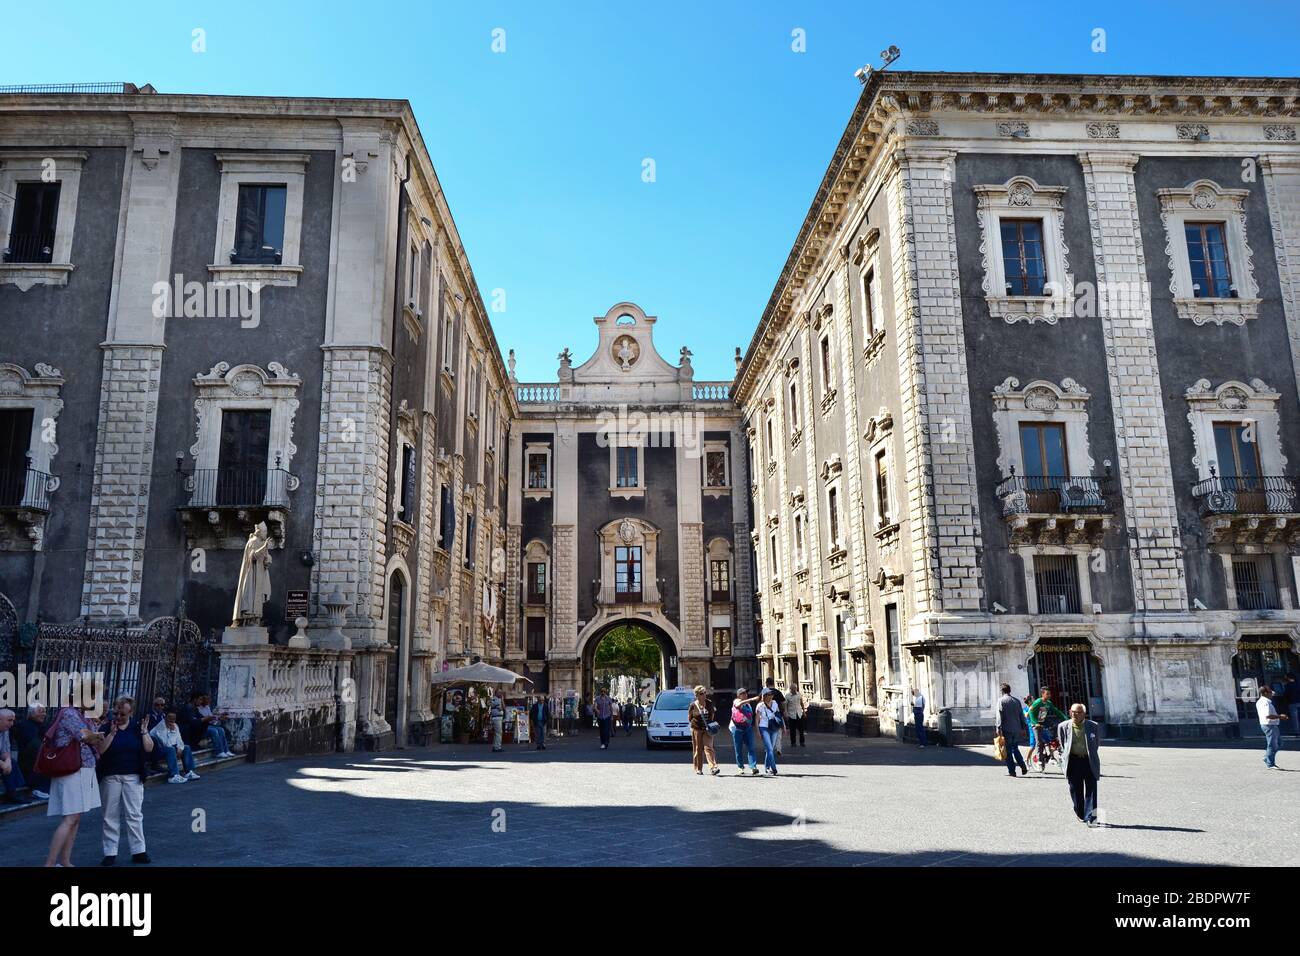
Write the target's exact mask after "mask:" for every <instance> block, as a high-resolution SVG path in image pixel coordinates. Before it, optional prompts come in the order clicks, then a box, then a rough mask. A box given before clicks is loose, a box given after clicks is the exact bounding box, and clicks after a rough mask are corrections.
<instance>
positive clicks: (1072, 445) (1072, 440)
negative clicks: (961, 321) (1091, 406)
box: [993, 376, 1094, 477]
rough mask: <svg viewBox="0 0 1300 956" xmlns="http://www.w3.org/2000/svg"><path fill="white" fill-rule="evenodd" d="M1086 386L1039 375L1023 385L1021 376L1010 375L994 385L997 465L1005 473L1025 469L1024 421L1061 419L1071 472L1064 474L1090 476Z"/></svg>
mask: <svg viewBox="0 0 1300 956" xmlns="http://www.w3.org/2000/svg"><path fill="white" fill-rule="evenodd" d="M1091 397H1092V396H1091V395H1090V394H1089V392H1088V391H1087V389H1085V388H1084V387H1083V386H1082V385H1080V384H1079V383H1078V382H1076V381H1075V380H1074V379H1072V378H1066V379H1062V380H1061V384H1060V385H1054V384H1052V383H1051V382H1048V381H1045V380H1042V379H1039V380H1035V381H1032V382H1030V383H1029V384H1028V385H1026V386H1025V387H1024V388H1021V387H1020V380H1019V379H1017V378H1015V377H1012V376H1008V377H1007V378H1006V379H1005V380H1004V381H1003V382H1002V384H1001V385H999V386H997V387H996V388H994V389H993V423H994V426H995V427H996V429H997V437H998V468H999V469H1000V472H999V473H1000V474H1001V475H1003V476H1006V475H1010V474H1011V469H1012V468H1013V467H1014V468H1015V472H1016V474H1017V475H1023V474H1024V473H1025V463H1024V461H1023V460H1022V459H1023V454H1022V451H1021V448H1020V424H1021V422H1060V423H1062V424H1064V425H1065V454H1066V458H1067V459H1068V460H1069V467H1070V471H1071V474H1070V475H1068V476H1064V477H1076V476H1078V477H1087V476H1091V475H1092V473H1093V468H1094V462H1093V460H1092V455H1091V454H1090V452H1089V448H1088V399H1090V398H1091Z"/></svg>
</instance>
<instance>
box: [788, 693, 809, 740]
mask: <svg viewBox="0 0 1300 956" xmlns="http://www.w3.org/2000/svg"><path fill="white" fill-rule="evenodd" d="M785 722H786V724H787V725H788V726H789V728H790V746H791V747H796V746H804V747H807V746H808V734H807V731H806V730H805V729H804V723H803V694H801V693H799V688H798V687H797V686H795V685H793V684H791V685H790V693H788V694H786V695H785ZM796 737H797V738H798V740H796V739H795V738H796Z"/></svg>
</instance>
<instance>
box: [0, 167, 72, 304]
mask: <svg viewBox="0 0 1300 956" xmlns="http://www.w3.org/2000/svg"><path fill="white" fill-rule="evenodd" d="M88 156H89V154H87V153H85V152H83V151H81V150H69V149H55V150H41V151H39V152H32V151H23V152H18V151H8V150H6V151H3V152H0V249H3V248H6V247H7V246H8V245H9V238H10V237H9V233H10V230H11V229H12V227H13V216H14V211H15V209H16V208H17V202H16V201H15V198H14V197H16V196H17V195H18V184H19V183H20V182H57V183H58V184H59V210H58V214H57V217H56V219H55V224H54V245H53V247H52V248H51V256H50V261H49V262H0V285H15V286H17V287H18V291H20V292H26V291H27V290H28V289H31V288H32V287H33V286H38V285H67V284H68V276H69V275H71V274H72V271H73V269H74V268H76V267H75V266H74V265H73V264H72V236H73V232H74V230H75V228H76V224H77V196H78V194H79V193H80V191H81V167H82V165H83V164H84V163H85V162H86V159H87V158H88ZM50 176H53V177H54V178H52V179H51V178H49V177H50Z"/></svg>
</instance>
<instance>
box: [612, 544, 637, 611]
mask: <svg viewBox="0 0 1300 956" xmlns="http://www.w3.org/2000/svg"><path fill="white" fill-rule="evenodd" d="M614 600H615V601H640V600H641V548H640V547H621V546H620V547H617V548H615V549H614Z"/></svg>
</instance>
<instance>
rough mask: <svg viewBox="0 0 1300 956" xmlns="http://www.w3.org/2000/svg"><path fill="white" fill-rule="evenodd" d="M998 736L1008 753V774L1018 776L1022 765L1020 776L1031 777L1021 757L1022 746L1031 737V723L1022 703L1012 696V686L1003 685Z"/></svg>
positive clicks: (999, 705)
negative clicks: (1018, 768) (1026, 718)
mask: <svg viewBox="0 0 1300 956" xmlns="http://www.w3.org/2000/svg"><path fill="white" fill-rule="evenodd" d="M997 714H998V725H997V736H999V737H1001V738H1002V744H1003V746H1004V747H1005V748H1006V751H1007V773H1009V774H1011V776H1013V777H1014V776H1015V775H1016V765H1017V764H1019V765H1020V775H1021V776H1022V777H1027V776H1029V768H1028V767H1026V766H1025V758H1024V757H1022V756H1020V744H1021V742H1022V741H1024V740H1025V739H1027V738H1028V737H1029V723H1028V721H1026V720H1025V711H1024V707H1023V705H1022V704H1021V702H1020V701H1018V700H1016V699H1015V698H1014V697H1012V696H1011V685H1010V684H1003V685H1002V696H1001V698H999V699H998V709H997Z"/></svg>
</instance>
